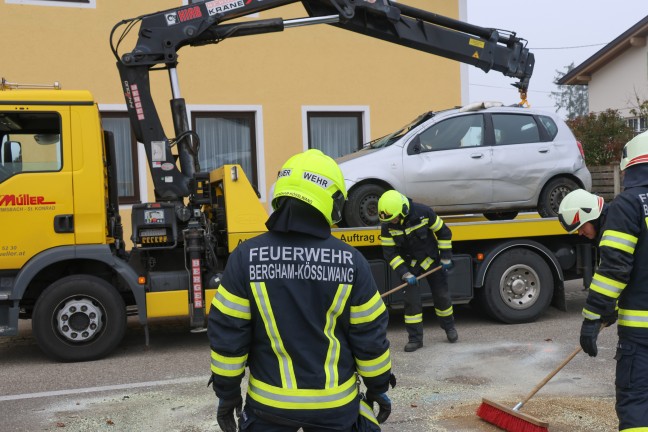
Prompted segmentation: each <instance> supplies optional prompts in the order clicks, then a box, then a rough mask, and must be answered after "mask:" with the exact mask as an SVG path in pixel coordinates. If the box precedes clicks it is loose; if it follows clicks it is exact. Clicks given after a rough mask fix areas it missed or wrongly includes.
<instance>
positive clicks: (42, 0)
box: [5, 0, 97, 9]
mask: <svg viewBox="0 0 648 432" xmlns="http://www.w3.org/2000/svg"><path fill="white" fill-rule="evenodd" d="M5 3H7V4H21V5H33V6H62V7H76V8H93V9H94V8H96V7H97V5H96V0H5Z"/></svg>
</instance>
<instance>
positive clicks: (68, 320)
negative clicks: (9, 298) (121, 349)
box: [32, 275, 126, 361]
mask: <svg viewBox="0 0 648 432" xmlns="http://www.w3.org/2000/svg"><path fill="white" fill-rule="evenodd" d="M32 316H33V318H32V331H33V334H34V338H35V339H36V342H37V343H38V346H39V347H40V349H41V350H43V352H44V353H45V354H46V355H47V356H49V357H51V358H53V359H55V360H60V361H87V360H96V359H99V358H102V357H104V356H106V355H108V354H109V353H110V352H111V351H112V350H114V349H115V348H116V347H117V345H118V344H119V343H120V342H121V340H122V338H123V337H124V333H125V332H126V307H125V305H124V300H123V299H122V298H121V296H120V295H119V293H118V292H117V290H115V288H114V287H113V286H111V285H110V284H109V283H108V282H106V281H105V280H103V279H100V278H98V277H95V276H90V275H72V276H67V277H65V278H63V279H60V280H58V281H56V282H54V283H53V284H51V285H50V286H49V287H47V289H46V290H45V291H44V292H43V294H42V295H41V296H40V297H39V298H38V300H37V301H36V306H35V307H34V313H33V315H32Z"/></svg>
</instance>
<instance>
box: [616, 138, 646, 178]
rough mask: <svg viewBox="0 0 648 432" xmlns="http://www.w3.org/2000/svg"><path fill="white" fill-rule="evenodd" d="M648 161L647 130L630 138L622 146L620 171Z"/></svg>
mask: <svg viewBox="0 0 648 432" xmlns="http://www.w3.org/2000/svg"><path fill="white" fill-rule="evenodd" d="M646 162H648V131H646V132H643V133H640V134H639V135H637V136H636V137H634V138H632V139H631V140H630V141H628V143H627V144H626V145H625V146H624V147H623V155H622V158H621V171H623V170H624V169H626V168H628V167H629V166H632V165H637V164H640V163H646Z"/></svg>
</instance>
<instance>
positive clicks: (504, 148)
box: [491, 113, 556, 204]
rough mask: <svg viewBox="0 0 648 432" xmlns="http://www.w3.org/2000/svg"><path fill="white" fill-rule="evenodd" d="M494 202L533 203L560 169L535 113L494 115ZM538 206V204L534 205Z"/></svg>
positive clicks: (492, 117) (551, 146) (492, 116)
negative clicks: (545, 181)
mask: <svg viewBox="0 0 648 432" xmlns="http://www.w3.org/2000/svg"><path fill="white" fill-rule="evenodd" d="M491 119H492V122H493V132H494V135H495V145H494V146H493V199H494V201H495V202H520V203H523V202H525V201H528V200H531V199H532V198H534V197H535V196H536V194H537V193H538V192H539V188H540V187H542V181H543V180H544V179H545V178H546V176H547V173H550V172H551V171H553V170H554V169H555V166H556V160H555V158H556V155H555V154H553V153H554V151H553V145H552V143H551V141H547V140H544V141H543V138H542V134H541V132H540V128H539V125H538V124H537V122H536V119H535V118H534V116H533V115H531V114H517V113H493V114H492V115H491ZM531 204H535V203H531Z"/></svg>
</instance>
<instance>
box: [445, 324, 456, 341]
mask: <svg viewBox="0 0 648 432" xmlns="http://www.w3.org/2000/svg"><path fill="white" fill-rule="evenodd" d="M445 332H446V337H447V338H448V341H449V342H450V343H455V342H457V341H458V340H459V334H458V333H457V329H456V328H454V327H448V328H447V329H445Z"/></svg>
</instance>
